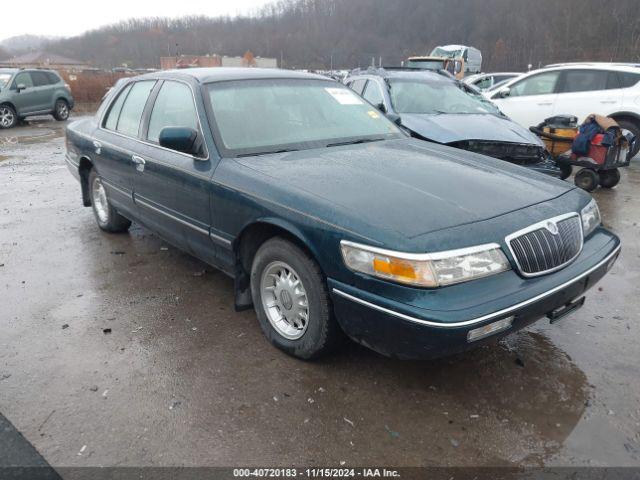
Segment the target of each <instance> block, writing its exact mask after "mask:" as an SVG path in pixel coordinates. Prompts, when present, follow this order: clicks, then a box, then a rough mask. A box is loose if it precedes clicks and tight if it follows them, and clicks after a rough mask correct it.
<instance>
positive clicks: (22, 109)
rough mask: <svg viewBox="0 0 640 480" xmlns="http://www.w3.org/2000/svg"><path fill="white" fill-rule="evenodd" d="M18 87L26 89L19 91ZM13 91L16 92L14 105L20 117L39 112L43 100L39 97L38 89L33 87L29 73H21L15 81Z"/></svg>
mask: <svg viewBox="0 0 640 480" xmlns="http://www.w3.org/2000/svg"><path fill="white" fill-rule="evenodd" d="M18 85H20V86H21V87H24V88H22V89H20V90H18ZM11 90H13V91H14V92H15V95H14V96H13V104H14V105H15V107H16V112H17V113H18V116H22V115H26V114H29V113H33V112H37V111H38V107H39V104H40V103H41V99H40V98H39V97H38V92H37V88H36V87H35V86H34V85H33V80H32V79H31V74H30V73H29V72H20V73H18V74H17V75H16V76H15V78H14V79H13V83H12V84H11Z"/></svg>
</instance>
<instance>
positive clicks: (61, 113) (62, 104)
mask: <svg viewBox="0 0 640 480" xmlns="http://www.w3.org/2000/svg"><path fill="white" fill-rule="evenodd" d="M53 118H55V119H56V120H58V121H59V122H64V121H65V120H68V119H69V104H68V103H67V101H66V100H63V99H62V98H61V99H59V100H56V104H55V106H54V107H53Z"/></svg>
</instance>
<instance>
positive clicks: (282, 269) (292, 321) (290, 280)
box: [260, 262, 309, 340]
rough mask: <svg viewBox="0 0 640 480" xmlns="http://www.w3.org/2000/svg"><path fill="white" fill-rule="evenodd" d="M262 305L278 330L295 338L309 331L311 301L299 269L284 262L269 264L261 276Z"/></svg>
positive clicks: (290, 338) (285, 335)
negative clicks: (298, 271) (297, 270)
mask: <svg viewBox="0 0 640 480" xmlns="http://www.w3.org/2000/svg"><path fill="white" fill-rule="evenodd" d="M260 294H261V297H262V306H263V307H264V311H265V313H266V314H267V318H268V319H269V322H270V323H271V325H272V326H273V328H275V329H276V331H277V332H278V333H279V334H280V335H282V336H283V337H285V338H287V339H289V340H296V339H298V338H300V337H302V335H304V332H306V331H307V325H308V324H309V302H308V299H307V292H306V290H305V289H304V285H303V284H302V281H301V280H300V277H299V276H298V274H297V273H296V271H295V270H294V269H293V268H291V267H290V266H289V265H287V264H286V263H284V262H272V263H270V264H269V265H267V268H265V269H264V272H263V273H262V278H261V279H260Z"/></svg>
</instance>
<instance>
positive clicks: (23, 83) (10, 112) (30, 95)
mask: <svg viewBox="0 0 640 480" xmlns="http://www.w3.org/2000/svg"><path fill="white" fill-rule="evenodd" d="M73 104H74V101H73V96H72V95H71V90H70V89H69V86H68V85H67V84H66V83H64V80H62V78H60V75H58V74H57V73H56V72H55V71H53V70H25V69H17V68H0V128H11V127H13V126H15V125H16V124H17V123H18V121H20V120H22V119H24V118H26V117H30V116H33V115H48V114H51V115H53V117H54V118H55V119H56V120H60V121H63V120H66V119H67V118H69V113H70V111H71V109H73Z"/></svg>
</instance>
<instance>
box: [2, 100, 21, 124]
mask: <svg viewBox="0 0 640 480" xmlns="http://www.w3.org/2000/svg"><path fill="white" fill-rule="evenodd" d="M17 123H18V115H17V114H16V111H15V110H14V109H13V107H11V106H9V105H0V128H12V127H15V126H16V124H17Z"/></svg>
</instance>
